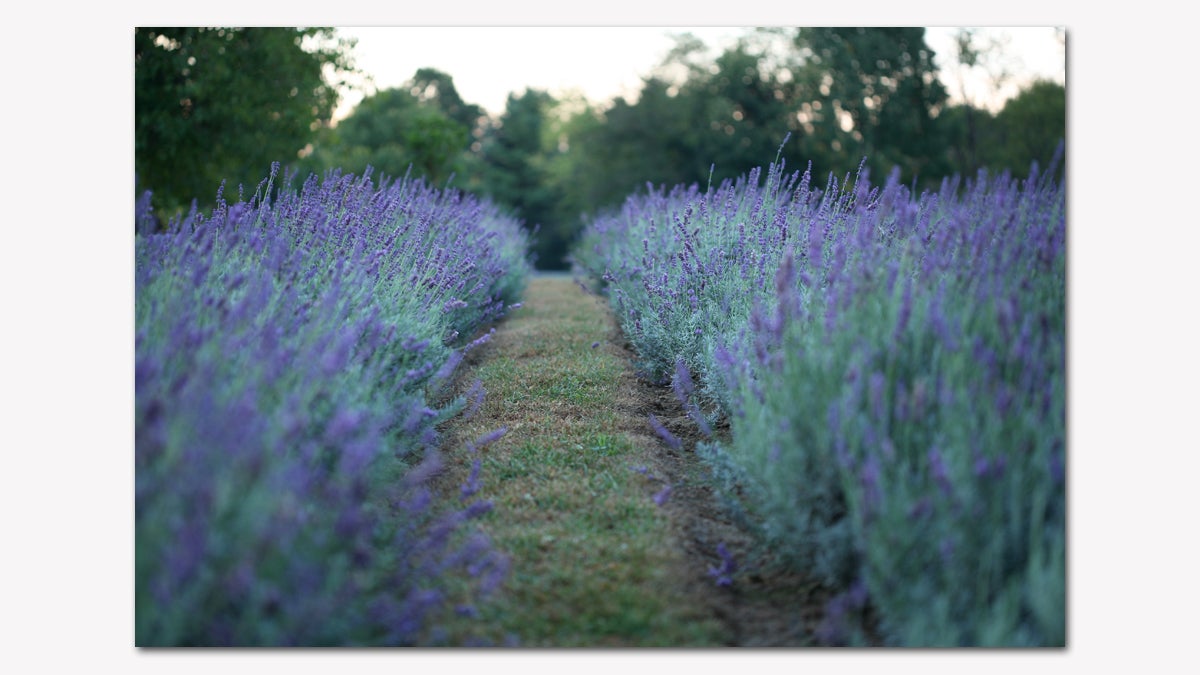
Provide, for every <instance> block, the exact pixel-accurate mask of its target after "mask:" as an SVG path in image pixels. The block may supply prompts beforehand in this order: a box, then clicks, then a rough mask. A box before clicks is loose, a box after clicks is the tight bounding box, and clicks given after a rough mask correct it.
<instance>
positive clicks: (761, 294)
mask: <svg viewBox="0 0 1200 675" xmlns="http://www.w3.org/2000/svg"><path fill="white" fill-rule="evenodd" d="M1052 175H1054V174H1053V171H1049V172H1047V173H1046V174H1045V176H1047V177H1039V176H1040V175H1039V174H1038V173H1037V172H1036V171H1035V172H1034V175H1033V177H1031V178H1030V179H1029V180H1028V181H1026V182H1024V183H1017V182H1016V181H1013V180H1011V179H1010V178H1009V177H1008V176H1006V175H1002V176H994V177H989V176H987V175H984V174H981V175H980V176H979V177H977V178H976V179H975V180H972V181H967V182H966V183H965V184H963V183H961V182H960V181H958V180H957V179H955V180H952V181H947V182H946V183H945V184H944V185H943V187H942V189H941V190H940V191H939V192H937V193H929V194H923V195H920V196H913V195H911V194H910V193H909V191H908V190H907V189H906V188H905V187H904V186H902V185H900V184H898V183H897V182H896V180H895V178H894V176H893V177H891V178H890V179H889V180H888V181H886V182H885V183H884V184H883V185H882V186H879V187H874V186H872V185H871V184H870V182H869V177H868V176H866V175H865V174H861V173H860V174H859V175H858V176H856V177H855V178H854V179H853V180H851V179H850V177H849V176H847V177H846V178H845V179H844V180H843V181H841V182H840V183H839V182H837V181H835V180H833V178H832V177H830V180H829V181H828V184H827V186H826V188H825V189H824V190H818V189H816V188H814V187H813V186H812V182H811V176H810V175H809V174H808V173H803V174H801V173H798V172H794V173H792V174H791V175H786V174H785V172H784V167H782V166H779V165H772V166H771V167H770V168H769V169H768V170H767V175H766V177H765V180H760V176H759V175H755V174H751V175H749V176H746V177H744V178H743V179H742V180H741V181H740V182H736V183H734V182H727V183H724V184H722V185H721V186H719V187H716V188H711V187H710V188H709V189H708V190H705V191H703V192H702V191H700V190H699V189H698V188H697V187H694V186H693V187H691V188H684V187H676V188H675V189H673V190H671V191H665V190H657V191H655V190H650V191H649V192H648V193H647V194H643V195H636V196H633V197H631V198H630V199H629V200H627V202H626V204H625V206H624V208H623V210H622V211H621V212H620V213H618V214H612V215H610V216H608V217H606V218H601V219H599V220H597V221H596V222H595V223H594V224H593V225H592V226H591V228H590V229H589V231H588V233H587V236H586V237H585V240H584V246H583V247H582V248H581V249H580V250H579V251H578V252H577V260H578V262H579V263H580V264H581V266H583V267H584V268H585V269H587V270H589V271H590V272H591V273H592V274H593V275H594V276H595V277H597V279H598V280H602V281H603V282H604V283H605V284H606V285H607V288H608V290H609V293H610V297H611V301H612V304H613V307H614V309H615V310H616V312H617V313H618V315H619V317H620V319H621V321H622V325H623V327H624V330H625V331H626V334H627V335H628V336H629V338H630V340H631V341H632V342H633V343H634V344H635V346H636V347H637V348H638V351H639V355H640V358H641V361H642V365H643V367H644V368H645V370H646V372H647V373H648V374H649V375H650V376H652V377H654V378H656V379H659V380H660V381H662V382H664V383H665V382H668V381H669V382H670V383H671V384H672V386H673V387H674V389H675V392H676V395H677V396H679V397H680V400H681V401H682V402H683V403H684V404H685V406H686V407H687V410H688V412H689V414H691V415H692V417H693V418H694V419H695V420H696V422H697V425H698V426H699V428H700V429H701V430H702V431H706V433H707V432H708V430H710V429H711V428H713V427H718V426H719V425H722V424H728V429H729V434H728V436H727V437H725V438H724V439H723V440H717V439H716V438H713V439H710V441H708V442H706V443H702V444H700V445H699V446H698V448H697V450H698V451H699V453H700V454H701V455H702V456H704V457H705V458H706V459H707V460H708V462H709V463H710V465H711V466H712V468H713V470H714V474H715V475H716V476H717V477H718V479H719V480H720V481H722V482H723V484H724V485H725V486H726V488H727V489H726V492H727V495H728V497H729V500H730V505H731V507H733V508H735V509H738V510H739V511H741V512H742V513H743V515H745V516H746V517H747V518H748V520H749V521H750V522H752V523H754V524H755V525H756V528H757V529H758V531H759V533H760V534H761V536H762V537H763V540H764V541H765V542H767V543H768V544H770V545H771V547H772V549H773V550H774V551H775V552H776V553H777V554H778V555H779V556H781V557H782V558H783V559H785V560H786V561H788V562H789V563H790V564H791V565H793V566H794V567H795V568H797V569H799V570H803V571H805V572H807V573H810V574H813V575H815V576H816V577H817V578H819V579H820V580H822V581H823V582H824V583H826V584H827V585H828V586H830V587H831V588H835V589H841V590H842V592H841V593H840V594H839V595H837V596H836V598H835V599H834V601H833V602H831V603H830V606H829V607H828V611H827V617H826V621H825V624H824V625H823V626H822V630H821V637H822V639H824V640H826V641H827V642H829V643H833V644H841V643H855V642H862V641H865V640H867V637H866V635H867V631H868V630H874V631H879V632H881V634H882V636H883V639H885V640H886V641H887V642H889V643H891V644H899V645H908V646H948V645H1010V646H1011V645H1056V644H1062V643H1063V641H1064V639H1065V623H1064V614H1065V564H1064V558H1065V543H1064V542H1065V478H1064V477H1065V393H1066V392H1065V390H1066V386H1065V382H1066V380H1065V361H1066V350H1065V196H1064V192H1063V189H1062V187H1061V186H1060V185H1058V184H1056V183H1054V182H1053V181H1052V180H1050V179H1049V178H1048V176H1052ZM869 608H870V609H869ZM866 616H874V617H877V619H876V620H872V621H869V622H868V621H866V620H865V618H864V617H866Z"/></svg>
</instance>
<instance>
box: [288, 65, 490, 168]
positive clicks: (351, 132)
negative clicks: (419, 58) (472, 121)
mask: <svg viewBox="0 0 1200 675" xmlns="http://www.w3.org/2000/svg"><path fill="white" fill-rule="evenodd" d="M469 138H470V135H469V133H468V131H467V128H466V127H464V126H463V125H461V124H459V123H458V122H456V121H454V120H452V119H450V118H449V117H447V116H446V115H445V114H444V113H443V112H442V111H441V110H439V109H438V107H437V106H436V105H433V104H427V103H422V102H421V101H420V99H418V98H417V97H416V96H414V95H413V94H412V93H411V92H410V91H409V88H408V87H398V88H393V89H384V90H382V91H378V92H376V93H374V94H372V95H371V96H368V97H366V98H365V99H363V100H362V102H361V103H359V104H358V105H357V106H356V107H355V108H354V111H353V112H352V113H351V114H350V115H349V116H348V117H347V118H346V119H344V120H342V121H341V122H340V123H339V124H338V125H337V127H335V128H332V129H329V130H328V131H326V132H325V133H323V134H322V135H321V137H320V139H319V140H318V142H317V143H316V145H315V146H314V149H313V152H312V155H311V156H310V157H309V158H306V160H305V161H304V162H303V163H302V164H301V165H300V166H301V171H302V172H304V173H310V172H312V173H323V172H324V171H326V170H328V169H334V168H337V169H341V170H342V171H344V172H348V173H362V172H363V171H365V170H366V168H367V166H371V167H372V168H373V170H374V171H375V175H377V176H380V177H382V176H389V177H393V178H396V177H399V176H403V175H405V174H407V173H409V171H410V168H411V171H412V172H413V173H414V174H416V175H419V176H422V177H424V178H426V179H428V180H429V181H430V182H432V183H442V182H444V181H445V180H447V179H448V178H449V176H450V174H451V173H452V172H453V170H454V164H455V161H456V160H457V159H458V156H459V155H460V154H461V153H462V152H463V151H464V150H466V147H467V144H468V142H469Z"/></svg>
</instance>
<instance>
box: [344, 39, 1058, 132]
mask: <svg viewBox="0 0 1200 675" xmlns="http://www.w3.org/2000/svg"><path fill="white" fill-rule="evenodd" d="M748 30H749V29H747V28H713V27H690V28H689V27H680V28H663V27H645V28H642V27H599V26H577V27H488V26H483V27H467V26H454V27H418V28H413V27H407V28H399V27H370V28H351V27H346V28H341V29H339V33H340V34H341V35H343V36H346V37H353V38H356V39H357V40H358V46H357V48H356V49H355V53H356V55H357V60H358V64H359V66H360V67H361V68H362V69H363V70H364V71H365V72H367V73H370V74H371V76H372V77H373V78H374V81H375V85H376V86H377V87H378V88H380V89H384V88H388V87H395V86H398V85H400V84H402V83H404V82H405V81H406V80H408V79H409V78H411V77H412V76H413V74H414V73H415V72H416V71H417V69H418V68H423V67H431V68H436V69H438V70H441V71H443V72H445V73H448V74H449V75H450V76H451V77H453V78H454V85H455V87H456V88H457V89H458V92H459V94H460V95H461V96H462V97H463V99H464V100H465V101H467V102H468V103H477V104H479V105H481V106H483V107H484V108H485V109H487V110H488V111H489V112H491V113H494V114H499V113H501V112H503V110H504V104H505V100H506V99H507V97H508V94H509V93H510V92H514V93H520V92H521V91H523V90H524V89H525V87H526V86H529V87H534V88H538V89H545V90H548V91H550V92H551V93H561V92H565V91H570V90H575V91H579V92H581V93H582V94H583V95H585V96H586V97H587V98H588V99H590V100H591V101H593V102H596V103H602V102H606V101H609V100H611V99H612V98H613V97H615V96H621V95H634V94H636V92H637V90H638V88H639V86H640V82H641V78H642V76H644V75H646V74H648V73H649V72H650V71H651V69H652V68H653V67H654V66H655V65H657V64H658V63H659V62H661V61H662V59H663V57H664V56H665V55H666V54H667V52H668V51H669V50H670V48H671V47H672V46H673V45H674V41H673V40H672V38H671V37H670V36H671V35H672V34H678V33H683V32H691V33H693V34H694V35H696V36H697V37H699V38H701V39H702V40H703V41H704V42H705V43H706V44H707V45H709V46H710V47H715V48H721V47H723V46H725V45H727V44H730V43H732V42H733V41H734V40H735V39H736V38H737V37H738V36H739V35H743V34H745V33H746V32H747V31H748ZM954 32H955V28H930V29H929V30H928V32H927V34H926V42H927V43H928V44H929V45H930V47H932V48H933V49H934V51H935V52H936V53H937V55H938V57H939V59H943V58H946V57H949V56H950V55H952V54H953V52H954V50H953V41H952V36H953V34H954ZM986 34H987V35H991V36H995V37H998V38H1000V39H1003V40H1007V41H1008V43H1007V46H1006V48H1005V49H1004V50H1003V54H1004V56H1005V58H1006V59H1007V60H1008V61H1009V66H1010V68H1011V69H1013V70H1014V71H1015V76H1014V78H1013V79H1012V84H1011V86H1010V88H1009V90H1008V94H1009V95H1011V94H1012V93H1013V92H1014V91H1015V90H1016V88H1017V87H1018V86H1019V84H1022V83H1024V82H1026V81H1028V80H1029V79H1030V78H1033V77H1039V76H1040V77H1045V78H1049V79H1053V80H1055V81H1057V82H1060V83H1062V82H1064V79H1065V63H1066V59H1065V54H1064V50H1063V47H1062V44H1061V43H1060V42H1059V40H1058V39H1057V38H1056V36H1055V31H1054V29H1053V28H1049V27H1035V28H993V29H987V31H986ZM969 86H970V85H969ZM973 86H975V87H976V88H979V87H980V86H981V85H980V83H978V82H977V83H975V85H973ZM947 88H948V89H949V90H950V91H951V93H952V94H957V92H958V91H959V85H958V83H957V82H947ZM977 91H982V89H977ZM976 95H979V94H976ZM360 99H361V96H350V97H347V98H346V99H345V100H344V101H343V103H342V105H341V107H340V109H339V112H338V116H339V117H344V116H345V115H346V114H348V113H349V111H350V110H351V109H352V107H353V106H354V105H355V104H356V103H357V102H358V101H359V100H360Z"/></svg>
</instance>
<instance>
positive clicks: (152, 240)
mask: <svg viewBox="0 0 1200 675" xmlns="http://www.w3.org/2000/svg"><path fill="white" fill-rule="evenodd" d="M275 178H276V176H275V175H274V174H272V177H271V179H270V180H269V181H264V184H263V185H261V186H260V187H259V191H258V192H257V193H256V194H255V196H254V197H253V198H251V199H250V200H248V201H245V200H242V199H239V200H238V201H237V202H236V203H233V204H229V203H227V202H226V201H225V200H224V199H222V198H221V196H220V195H218V199H217V203H216V208H215V209H214V210H213V211H212V213H211V214H210V215H208V216H204V215H201V214H199V213H197V212H195V211H193V212H192V213H191V214H190V215H188V216H187V217H185V218H183V219H181V220H179V221H177V222H172V223H171V224H170V226H169V227H168V228H167V230H166V231H165V232H160V233H152V228H151V226H150V222H151V216H150V203H149V195H146V196H145V197H144V198H143V199H141V200H140V201H139V203H138V209H137V217H138V221H139V224H140V225H139V234H138V236H137V239H136V271H135V330H136V343H135V364H136V365H135V385H136V396H135V526H136V530H135V531H136V542H135V564H136V579H137V581H136V586H135V594H136V619H135V622H136V641H137V644H138V645H139V646H165V645H256V646H274V645H304V646H314V645H345V644H357V645H368V644H412V643H414V642H416V641H418V640H419V639H420V638H421V636H422V635H423V634H426V632H427V631H428V630H430V626H429V625H428V623H429V619H430V617H431V616H433V613H434V612H435V611H441V605H442V604H443V603H444V597H443V592H442V590H441V588H442V586H443V584H444V577H446V576H447V575H450V574H462V575H477V576H478V578H479V580H480V581H479V582H478V588H479V591H480V592H484V591H487V590H488V589H490V588H492V587H494V586H495V585H496V584H497V583H498V582H499V581H500V580H501V579H502V577H503V574H504V570H505V565H506V562H505V560H504V559H503V557H502V556H500V555H499V554H498V553H497V552H495V551H493V550H492V549H491V547H490V545H489V544H488V543H487V541H486V539H484V538H481V537H479V536H477V535H471V534H470V532H469V531H468V529H467V528H464V527H463V524H464V523H465V522H466V521H468V520H471V519H472V518H474V517H476V516H478V515H479V514H481V513H483V512H485V511H486V510H487V509H488V508H489V505H488V504H487V503H483V502H470V503H464V504H463V505H462V506H458V507H453V508H446V507H443V506H441V505H439V504H437V503H435V501H434V499H433V496H432V493H431V492H430V488H429V485H428V479H429V477H430V475H431V474H432V473H433V472H434V471H435V470H436V468H437V464H438V461H439V460H438V457H437V452H436V450H437V444H438V436H437V431H436V425H437V424H438V423H439V422H440V421H443V420H445V419H447V418H448V417H449V416H451V415H453V414H455V413H456V412H457V411H458V410H460V409H461V408H462V406H463V404H464V402H463V401H461V400H450V401H448V402H446V403H445V404H444V405H443V406H442V407H441V408H436V409H435V408H433V407H430V406H431V405H432V403H431V402H434V401H444V400H445V399H446V398H447V397H446V395H445V394H444V391H443V389H444V385H445V383H446V382H447V381H448V379H449V377H450V375H451V373H452V371H453V369H454V367H455V366H456V365H457V364H458V362H459V361H460V360H461V358H462V353H463V351H464V350H466V349H469V348H470V347H471V345H472V344H474V343H472V342H471V340H472V338H473V337H474V336H475V335H476V334H477V333H478V332H479V331H480V330H481V329H482V328H484V327H486V325H487V323H489V322H491V321H494V320H496V319H498V318H500V317H501V316H503V314H504V311H505V308H506V306H507V304H508V303H511V302H512V301H515V300H516V299H517V297H518V296H519V294H520V292H521V291H522V289H523V284H524V281H525V278H526V276H527V275H528V273H529V269H530V268H529V265H528V262H527V260H526V259H525V257H524V250H525V242H524V239H523V235H522V234H521V231H520V229H519V228H518V227H517V224H516V223H515V222H512V221H510V220H508V219H506V218H503V217H501V216H499V215H498V213H497V212H496V211H495V210H493V209H492V207H491V206H490V205H489V204H487V203H485V202H479V201H477V200H475V199H474V198H472V197H470V196H468V195H464V194H461V193H458V192H454V191H450V190H444V191H443V190H435V189H432V188H430V187H428V186H427V185H425V184H424V183H422V182H420V181H411V180H404V181H400V182H396V183H391V184H380V185H379V186H375V185H374V184H373V183H372V181H371V180H370V176H369V173H368V174H366V175H363V176H361V177H355V176H350V175H341V174H340V173H337V172H334V173H331V174H329V175H327V176H326V177H325V179H324V180H320V179H318V178H317V177H316V176H312V177H310V178H309V179H308V180H307V181H306V182H305V183H304V185H303V186H302V188H301V189H299V190H290V189H286V188H276V187H275V185H274V180H275ZM482 339H486V335H484V336H483V337H482V338H479V340H482ZM479 340H476V342H478V341H479Z"/></svg>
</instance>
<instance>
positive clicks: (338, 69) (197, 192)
mask: <svg viewBox="0 0 1200 675" xmlns="http://www.w3.org/2000/svg"><path fill="white" fill-rule="evenodd" d="M969 37H970V35H969V33H967V32H965V31H964V32H963V33H961V34H960V40H959V43H958V45H957V50H958V53H957V54H956V57H957V58H958V61H959V62H960V63H965V64H971V63H974V62H976V61H977V60H978V59H979V58H980V56H981V54H980V52H979V50H980V48H979V47H977V46H975V45H974V44H973V43H972V42H971V41H970V40H969V39H968V38H969ZM352 54H353V43H352V42H347V41H344V40H339V39H337V38H336V36H335V34H334V32H333V30H332V29H329V28H307V29H285V28H246V29H232V28H225V29H216V28H138V29H137V30H136V31H135V169H136V172H137V176H136V178H137V183H138V189H139V190H145V189H149V190H152V191H154V195H155V202H156V205H157V207H158V208H159V210H160V212H166V213H170V212H172V211H176V210H179V209H183V208H186V207H187V205H188V204H190V203H191V202H192V201H193V200H197V201H198V203H199V204H200V205H201V206H203V205H204V204H205V202H207V201H211V199H212V197H213V196H214V195H215V193H216V189H217V186H218V185H219V184H220V183H221V181H225V183H226V188H225V189H226V190H227V192H226V194H227V195H229V194H231V192H232V191H233V190H235V189H236V187H237V186H238V185H244V186H246V189H247V190H251V191H252V190H253V188H254V186H255V185H257V182H258V180H260V179H261V178H262V177H263V176H265V175H266V172H267V170H268V168H269V166H270V164H271V162H273V161H281V162H283V163H284V164H285V165H288V167H289V168H290V169H291V170H293V171H295V172H297V173H298V174H299V175H300V176H301V177H303V176H307V175H308V174H309V173H318V174H323V173H324V172H326V171H329V170H331V169H334V168H338V169H341V170H342V171H344V172H353V173H360V172H362V171H363V170H365V169H366V167H367V166H371V167H373V170H374V172H375V175H376V176H390V177H399V176H402V175H405V174H407V173H412V174H415V175H420V176H423V177H425V178H427V179H428V180H429V181H431V182H433V183H435V184H446V183H448V184H452V185H454V186H455V187H458V188H460V189H464V190H467V191H471V192H474V193H477V194H481V195H485V196H487V197H489V198H490V199H492V201H494V202H496V203H498V204H499V205H501V206H502V207H504V208H506V209H509V210H510V211H511V212H512V213H513V214H514V215H516V216H517V217H519V218H521V219H522V220H523V221H524V222H525V224H526V226H527V227H528V228H529V229H531V230H536V234H535V238H534V253H535V255H536V257H537V264H538V266H539V267H541V268H547V269H554V268H564V267H565V266H566V265H567V264H568V263H567V260H566V255H567V254H568V252H569V250H570V247H571V245H572V244H573V242H574V239H575V237H576V235H577V233H578V232H579V231H580V230H581V229H582V227H583V225H584V223H585V222H586V219H587V218H589V217H590V216H592V215H594V214H597V213H600V212H603V211H604V210H605V209H611V208H615V207H617V206H619V205H620V203H621V201H622V200H623V199H624V198H625V197H626V196H628V195H629V194H630V193H632V192H635V191H637V190H640V189H644V187H645V186H646V185H647V184H651V185H655V186H657V185H668V186H670V185H675V184H679V183H683V184H691V183H698V184H700V185H701V187H704V186H705V185H707V184H708V183H709V182H710V181H711V182H712V183H713V184H717V183H719V182H720V181H721V180H724V179H726V178H734V177H737V176H740V175H742V174H744V173H745V172H747V171H748V170H749V169H751V168H753V167H755V166H761V165H763V164H765V163H767V162H769V161H771V160H773V159H775V158H776V157H777V156H778V157H780V158H781V159H784V160H786V162H787V164H788V166H789V167H791V168H793V169H804V168H807V167H808V166H809V165H810V164H811V167H812V171H813V175H814V179H817V180H822V179H823V178H824V177H825V176H827V175H829V174H833V175H834V177H835V178H837V179H840V178H841V177H843V176H844V175H846V174H848V173H853V172H855V171H856V170H857V169H858V167H859V166H860V164H864V162H865V164H864V167H865V169H866V170H867V171H869V172H870V174H871V175H872V176H875V177H876V178H877V179H882V178H883V177H884V176H886V175H887V173H888V172H890V171H892V170H898V171H900V173H901V179H902V180H903V181H904V182H905V183H908V184H912V185H913V186H914V187H916V188H918V189H923V188H932V187H936V186H937V185H938V184H940V182H941V181H942V179H943V178H945V177H947V176H951V175H954V174H958V175H961V176H964V177H972V176H974V175H975V174H976V173H977V172H978V171H979V170H981V169H988V170H990V171H993V172H997V171H1003V170H1009V171H1011V172H1012V173H1013V174H1014V175H1018V176H1019V175H1023V174H1024V173H1025V172H1027V171H1028V169H1029V166H1030V164H1031V163H1032V162H1035V161H1036V162H1038V163H1039V164H1040V165H1042V166H1045V165H1047V164H1048V163H1049V161H1050V159H1051V157H1052V155H1053V153H1054V152H1055V150H1056V148H1057V146H1058V144H1059V142H1060V141H1062V140H1064V139H1065V135H1066V92H1065V89H1064V87H1063V86H1062V85H1059V84H1056V83H1053V82H1045V81H1043V82H1036V83H1034V84H1033V85H1031V86H1029V87H1027V88H1026V89H1024V90H1023V91H1022V92H1021V93H1020V94H1019V95H1017V96H1016V97H1015V98H1012V99H1010V100H1009V101H1008V102H1007V103H1006V104H1005V105H1004V107H1003V108H1002V109H1001V110H999V111H998V112H996V113H992V112H990V111H989V110H987V109H986V108H984V107H981V106H975V105H971V104H968V103H959V104H951V103H950V97H949V92H947V91H946V89H945V86H944V85H943V84H942V83H941V81H940V80H939V78H938V71H937V68H936V66H935V63H934V52H933V50H932V49H930V48H929V46H928V45H927V44H926V41H925V34H924V29H923V28H919V27H918V28H911V27H909V28H853V27H849V28H794V29H785V28H774V29H760V30H757V31H752V32H748V33H747V34H746V35H745V36H744V37H742V38H741V39H740V40H739V41H738V42H737V43H736V44H734V45H732V46H730V47H727V48H725V49H724V50H721V51H720V52H719V53H716V54H715V55H712V54H711V53H710V49H709V48H708V46H707V45H705V44H703V43H702V42H700V41H699V40H697V39H696V38H694V37H692V36H690V35H683V36H680V37H679V38H677V41H676V46H675V48H674V49H673V50H672V51H671V53H670V54H669V55H668V56H667V57H666V59H664V61H663V62H662V63H660V64H658V66H657V67H655V68H654V69H653V71H652V72H650V73H649V74H648V75H646V76H645V77H644V78H643V81H642V85H641V89H640V91H639V92H638V94H637V96H636V97H628V98H627V97H618V98H615V99H613V100H611V101H608V102H604V103H595V102H589V101H586V100H584V99H582V98H579V97H575V96H570V95H561V96H559V97H557V98H556V97H555V96H553V95H551V94H550V93H548V92H546V91H541V90H537V89H532V88H530V89H525V90H524V91H522V92H514V93H512V94H510V95H509V97H508V100H507V102H506V106H505V109H504V111H503V113H501V114H500V115H498V116H496V117H492V116H490V115H488V114H487V112H486V111H485V110H484V109H483V108H482V107H480V106H479V105H476V104H473V103H469V102H467V101H464V100H463V99H462V97H461V96H460V95H459V93H458V91H457V89H456V88H455V86H454V80H453V77H452V76H451V75H450V74H448V73H444V72H441V71H438V70H435V69H432V68H422V69H420V70H418V71H417V72H416V73H415V74H414V75H413V77H412V78H411V79H410V80H409V81H408V82H406V83H405V84H404V85H403V86H400V87H396V88H391V89H384V90H380V91H377V92H375V93H373V94H372V95H370V96H367V97H366V98H365V99H364V100H363V101H362V102H361V103H360V104H359V105H358V106H357V107H356V108H355V109H354V111H353V112H352V113H351V114H350V115H349V116H348V117H346V118H345V119H344V120H341V121H340V122H339V123H338V124H336V125H334V124H332V123H331V120H332V113H333V108H334V105H335V103H336V98H337V97H336V90H337V87H338V86H339V84H341V83H342V82H346V81H348V80H349V78H350V77H351V76H353V75H355V74H356V73H357V69H356V66H355V64H354V62H353V58H352ZM785 138H787V139H788V140H787V142H786V143H784V139H785Z"/></svg>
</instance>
